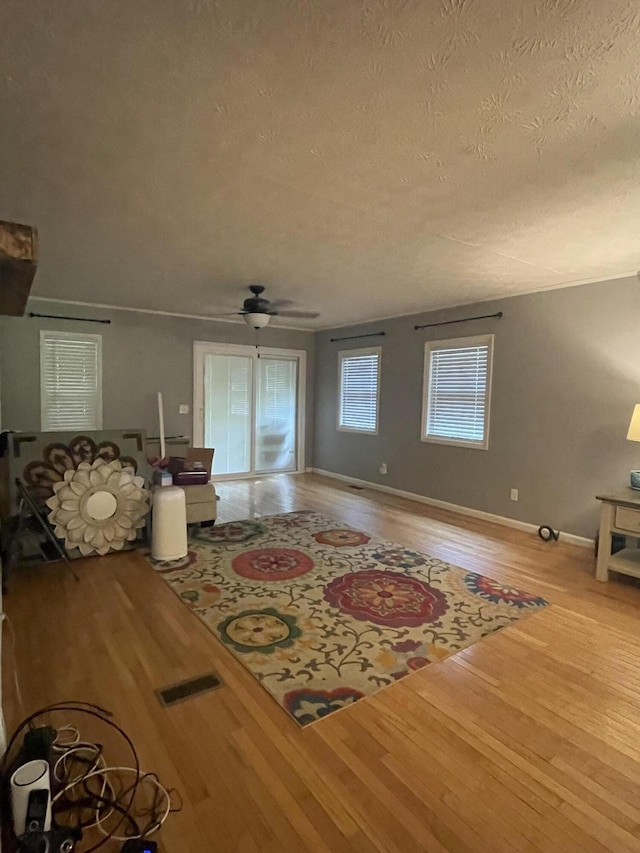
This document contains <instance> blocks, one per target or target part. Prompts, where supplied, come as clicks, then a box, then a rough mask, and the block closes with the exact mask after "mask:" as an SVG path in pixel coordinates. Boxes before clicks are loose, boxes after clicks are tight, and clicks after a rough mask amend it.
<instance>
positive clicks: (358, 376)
mask: <svg viewBox="0 0 640 853" xmlns="http://www.w3.org/2000/svg"><path fill="white" fill-rule="evenodd" d="M380 352H381V350H380V347H375V348H374V349H352V350H345V351H344V352H341V353H338V386H339V390H338V429H340V430H345V431H347V432H369V433H372V434H376V433H377V432H378V398H379V396H380Z"/></svg>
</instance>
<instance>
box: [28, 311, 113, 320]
mask: <svg viewBox="0 0 640 853" xmlns="http://www.w3.org/2000/svg"><path fill="white" fill-rule="evenodd" d="M29 316H30V317H42V318H44V319H46V320H75V321H76V322H78V323H110V322H111V320H94V319H93V317H65V316H63V315H61V314H34V313H33V311H31V312H30V313H29Z"/></svg>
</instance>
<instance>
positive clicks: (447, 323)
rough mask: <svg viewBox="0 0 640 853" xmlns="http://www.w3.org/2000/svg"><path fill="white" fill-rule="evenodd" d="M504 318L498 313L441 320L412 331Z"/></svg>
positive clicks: (415, 327) (417, 327)
mask: <svg viewBox="0 0 640 853" xmlns="http://www.w3.org/2000/svg"><path fill="white" fill-rule="evenodd" d="M503 317H504V314H503V313H502V311H498V313H497V314H481V315H480V316H479V317H462V319H460V320H442V322H440V323H425V324H424V325H423V326H414V327H413V328H414V330H415V331H416V332H417V331H418V329H431V328H433V326H450V325H451V324H452V323H469V322H470V321H471V320H491V319H493V318H495V319H496V320H501V319H502V318H503Z"/></svg>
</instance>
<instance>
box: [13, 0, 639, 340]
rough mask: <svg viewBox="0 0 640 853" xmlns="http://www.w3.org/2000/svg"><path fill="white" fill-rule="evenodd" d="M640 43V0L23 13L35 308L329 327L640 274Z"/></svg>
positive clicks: (16, 38)
mask: <svg viewBox="0 0 640 853" xmlns="http://www.w3.org/2000/svg"><path fill="white" fill-rule="evenodd" d="M639 39H640V5H639V4H638V2H637V0H632V2H629V0H135V2H131V0H109V2H105V0H64V2H51V0H31V2H24V0H3V2H2V3H1V4H0V121H1V123H2V143H1V145H0V218H2V219H11V220H16V221H22V222H27V223H30V224H35V225H36V226H37V227H38V228H39V231H40V238H41V263H40V267H39V270H38V274H37V276H36V279H35V284H34V291H33V292H34V294H36V295H38V296H47V297H57V298H62V299H70V300H81V301H87V302H97V303H107V304H116V305H121V306H131V307H137V308H151V309H158V310H163V311H175V312H182V313H193V314H216V313H219V312H225V311H229V310H232V309H233V308H235V307H236V306H239V304H240V302H241V300H242V299H243V298H244V297H245V296H246V295H248V293H245V292H244V291H243V288H244V287H245V286H246V285H247V284H248V283H250V282H261V283H263V284H266V285H267V286H268V290H267V294H266V295H267V296H269V297H271V298H274V299H277V298H283V299H290V300H294V302H295V305H294V306H292V307H296V308H300V309H302V308H306V309H310V310H312V309H316V310H319V311H321V317H320V318H319V319H318V320H317V321H315V322H314V323H309V321H304V322H301V325H305V326H316V327H327V326H331V325H335V324H339V323H345V322H348V321H357V320H365V319H373V318H380V317H384V316H391V315H398V314H403V313H411V312H414V311H423V310H426V309H429V308H437V307H442V306H446V305H453V304H459V303H462V302H471V301H475V300H481V299H488V298H491V297H494V296H503V295H511V294H515V293H518V292H526V291H532V290H537V289H543V288H546V287H552V286H557V285H559V284H563V283H572V282H575V281H579V280H586V279H589V280H593V279H598V278H602V279H607V278H609V277H613V276H616V275H619V274H622V273H629V272H633V271H635V270H636V269H637V268H638V267H639V266H640V158H639V153H640V62H639V60H638V44H639V43H640V42H639ZM287 323H288V324H289V325H291V324H292V321H290V320H289V321H287Z"/></svg>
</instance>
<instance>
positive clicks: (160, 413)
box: [158, 391, 165, 459]
mask: <svg viewBox="0 0 640 853" xmlns="http://www.w3.org/2000/svg"><path fill="white" fill-rule="evenodd" d="M158 421H159V422H160V458H161V459H164V453H165V444H164V412H163V411H162V392H161V391H158Z"/></svg>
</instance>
